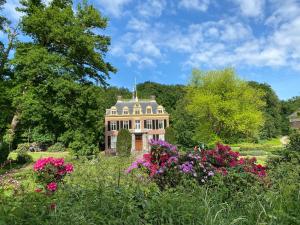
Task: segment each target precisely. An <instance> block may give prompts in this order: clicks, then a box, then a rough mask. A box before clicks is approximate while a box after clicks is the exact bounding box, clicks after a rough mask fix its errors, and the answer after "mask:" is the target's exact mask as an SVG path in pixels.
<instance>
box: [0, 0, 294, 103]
mask: <svg viewBox="0 0 300 225" xmlns="http://www.w3.org/2000/svg"><path fill="white" fill-rule="evenodd" d="M47 1H51V0H47ZM88 3H90V4H93V5H94V6H95V7H96V8H98V9H99V10H100V11H101V12H102V14H103V15H104V16H107V17H108V18H109V27H108V28H107V30H106V31H105V32H104V33H105V34H107V35H110V36H111V37H112V45H111V48H110V52H109V54H108V55H107V60H109V61H110V62H111V63H112V64H113V65H114V66H115V67H117V69H118V72H117V74H113V75H112V76H111V77H112V78H111V80H110V81H109V83H110V84H112V85H116V86H123V87H128V88H130V89H131V88H132V86H133V84H134V79H135V78H136V79H137V81H138V82H143V81H147V80H150V81H155V82H159V83H165V84H177V83H179V84H186V83H187V82H188V80H189V76H190V74H191V70H192V69H193V68H198V69H202V70H210V69H221V68H224V67H233V68H235V69H236V71H237V73H238V74H239V76H240V77H242V78H243V79H246V80H255V81H258V82H266V83H268V84H270V85H271V86H272V87H273V88H274V90H275V91H276V93H277V94H278V96H279V97H280V98H281V99H288V98H291V97H293V96H296V95H298V96H300V1H299V0H89V1H88ZM17 5H18V0H7V4H6V5H5V6H4V13H5V14H6V15H7V16H8V18H9V19H10V20H12V21H13V22H14V23H16V22H17V21H18V20H19V17H20V16H21V15H20V14H19V13H17V12H16V11H15V10H14V8H15V7H16V6H17ZM1 36H2V38H3V34H0V39H1Z"/></svg>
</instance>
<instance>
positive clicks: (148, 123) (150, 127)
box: [145, 120, 152, 130]
mask: <svg viewBox="0 0 300 225" xmlns="http://www.w3.org/2000/svg"><path fill="white" fill-rule="evenodd" d="M145 128H146V129H149V130H151V129H152V120H146V127H145Z"/></svg>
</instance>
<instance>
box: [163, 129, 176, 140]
mask: <svg viewBox="0 0 300 225" xmlns="http://www.w3.org/2000/svg"><path fill="white" fill-rule="evenodd" d="M165 130H166V133H165V140H166V141H167V142H169V143H171V144H177V141H176V137H175V131H174V128H173V127H167V128H166V129H165Z"/></svg>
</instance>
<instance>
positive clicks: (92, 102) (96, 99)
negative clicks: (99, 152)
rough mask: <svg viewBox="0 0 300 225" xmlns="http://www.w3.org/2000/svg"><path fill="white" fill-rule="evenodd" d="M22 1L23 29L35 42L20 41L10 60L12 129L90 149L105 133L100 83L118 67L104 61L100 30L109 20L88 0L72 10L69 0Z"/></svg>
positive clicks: (105, 40) (20, 135) (22, 135)
mask: <svg viewBox="0 0 300 225" xmlns="http://www.w3.org/2000/svg"><path fill="white" fill-rule="evenodd" d="M21 5H22V6H21V7H20V8H19V11H21V12H23V13H24V16H23V17H22V20H21V23H20V27H21V31H22V32H23V33H24V34H25V35H27V36H28V37H30V38H31V40H32V41H29V42H25V43H24V42H20V43H18V45H17V48H16V53H15V58H14V59H13V60H12V63H13V66H14V79H13V82H14V88H13V95H14V98H13V104H14V106H15V108H16V111H15V114H14V118H13V121H15V123H14V126H12V130H13V131H14V132H15V131H16V132H17V133H18V138H19V139H20V138H26V139H27V138H30V139H31V141H41V142H46V143H49V142H51V143H53V142H56V141H62V142H63V143H64V144H66V145H70V146H73V148H74V149H76V151H79V149H80V146H79V145H80V144H81V145H82V146H84V148H85V150H84V151H83V152H88V154H89V152H91V150H90V149H88V148H90V147H91V148H92V149H94V147H95V146H97V145H98V143H99V142H100V141H101V138H100V137H101V134H102V132H103V131H102V130H103V123H102V119H103V116H104V112H105V108H104V107H105V104H104V101H103V100H104V96H105V91H104V89H103V88H102V87H101V86H106V85H107V82H106V80H107V78H109V76H110V73H111V72H115V71H116V69H115V68H113V67H112V66H111V64H110V63H108V62H106V61H105V60H104V56H105V54H106V53H107V51H108V46H109V45H110V38H109V37H108V36H105V35H103V34H102V30H103V29H105V28H106V26H107V19H106V18H103V17H102V16H101V14H100V12H99V11H97V10H96V9H95V8H94V7H93V6H90V5H87V4H86V3H83V4H79V5H78V6H77V10H76V11H74V10H73V7H72V1H70V0H53V1H51V2H50V3H49V5H45V4H44V3H43V2H42V1H41V0H22V1H21ZM17 141H18V139H17ZM72 143H73V144H72ZM78 143H79V144H78ZM94 145H95V146H94ZM86 146H88V147H86ZM87 149H88V150H87ZM93 151H94V150H93ZM93 151H92V152H93ZM80 154H81V153H80Z"/></svg>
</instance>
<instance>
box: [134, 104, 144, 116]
mask: <svg viewBox="0 0 300 225" xmlns="http://www.w3.org/2000/svg"><path fill="white" fill-rule="evenodd" d="M133 113H134V114H135V115H140V114H142V110H141V106H140V105H139V104H135V105H134V108H133Z"/></svg>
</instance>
